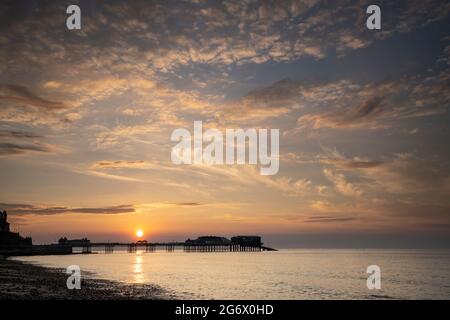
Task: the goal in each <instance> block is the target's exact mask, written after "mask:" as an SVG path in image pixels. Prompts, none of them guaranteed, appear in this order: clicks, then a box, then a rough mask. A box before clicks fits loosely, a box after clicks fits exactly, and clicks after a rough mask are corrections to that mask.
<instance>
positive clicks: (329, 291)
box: [15, 249, 450, 300]
mask: <svg viewBox="0 0 450 320" xmlns="http://www.w3.org/2000/svg"><path fill="white" fill-rule="evenodd" d="M15 259H16V260H20V261H24V262H29V263H33V264H37V265H41V266H45V267H50V268H67V267H68V266H71V265H78V266H79V267H80V269H81V275H82V276H87V277H91V278H92V277H93V278H99V279H107V280H115V281H119V282H125V283H128V284H144V283H145V284H156V285H158V286H160V287H162V288H164V289H166V290H168V291H169V292H171V293H172V294H175V295H176V296H178V297H179V298H183V299H276V300H278V299H450V251H449V250H400V249H399V250H393V249H389V250H385V249H367V250H365V249H364V250H363V249H285V250H283V249H282V250H279V251H273V252H266V251H265V252H210V253H194V252H183V251H174V252H166V251H155V252H145V251H139V250H138V251H136V252H133V253H128V252H126V251H125V250H117V251H115V252H114V253H104V252H101V251H99V252H98V253H97V254H76V255H63V256H31V257H18V258H15ZM369 266H378V267H379V271H380V289H376V288H373V286H369V287H371V288H372V289H369V287H368V285H367V282H368V281H367V280H368V277H370V276H371V274H369V273H367V271H368V270H367V269H368V267H369ZM371 283H372V284H373V282H371Z"/></svg>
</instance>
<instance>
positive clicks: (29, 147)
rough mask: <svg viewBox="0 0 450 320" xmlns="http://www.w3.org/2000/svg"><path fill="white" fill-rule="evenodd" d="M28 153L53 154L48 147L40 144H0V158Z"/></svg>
mask: <svg viewBox="0 0 450 320" xmlns="http://www.w3.org/2000/svg"><path fill="white" fill-rule="evenodd" d="M29 152H43V153H49V152H53V149H52V147H51V146H50V145H47V144H42V143H33V144H15V143H9V142H0V156H11V155H19V154H25V153H29Z"/></svg>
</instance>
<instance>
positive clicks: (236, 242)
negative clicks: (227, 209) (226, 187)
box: [59, 236, 276, 253]
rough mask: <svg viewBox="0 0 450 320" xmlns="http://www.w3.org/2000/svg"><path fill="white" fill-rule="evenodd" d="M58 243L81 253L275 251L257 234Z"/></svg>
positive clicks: (62, 239)
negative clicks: (121, 251) (116, 251)
mask: <svg viewBox="0 0 450 320" xmlns="http://www.w3.org/2000/svg"><path fill="white" fill-rule="evenodd" d="M59 245H60V246H63V247H65V248H71V250H72V251H73V249H81V252H82V253H92V249H93V248H95V249H97V251H100V250H102V251H104V252H105V253H113V252H114V250H115V249H118V248H126V249H127V252H129V253H133V252H136V251H137V250H138V249H140V250H143V251H145V252H155V251H157V250H160V251H161V250H162V251H167V252H174V251H176V250H179V251H184V252H257V251H276V249H273V248H269V247H266V246H264V245H263V243H262V242H261V237H259V236H236V237H232V238H231V240H229V239H227V238H224V237H216V236H202V237H199V238H197V239H195V240H190V239H187V240H186V241H184V242H147V241H146V240H140V241H136V242H91V241H90V240H88V239H86V238H84V239H74V240H68V239H67V238H61V239H60V240H59Z"/></svg>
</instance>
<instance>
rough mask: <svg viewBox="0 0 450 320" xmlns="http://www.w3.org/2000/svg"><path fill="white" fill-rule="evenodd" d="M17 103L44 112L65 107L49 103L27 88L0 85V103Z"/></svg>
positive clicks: (55, 102)
mask: <svg viewBox="0 0 450 320" xmlns="http://www.w3.org/2000/svg"><path fill="white" fill-rule="evenodd" d="M1 100H5V101H11V102H17V103H21V104H24V105H30V106H33V107H38V108H42V109H46V110H58V109H65V108H66V106H65V105H64V104H63V103H61V102H57V101H51V100H48V99H45V98H42V97H39V96H37V95H36V94H34V93H33V92H31V91H30V90H29V89H28V88H27V87H25V86H21V85H13V84H0V101H1Z"/></svg>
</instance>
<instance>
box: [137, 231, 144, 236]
mask: <svg viewBox="0 0 450 320" xmlns="http://www.w3.org/2000/svg"><path fill="white" fill-rule="evenodd" d="M143 235H144V231H142V230H138V231H136V237H138V238H142V236H143Z"/></svg>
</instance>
